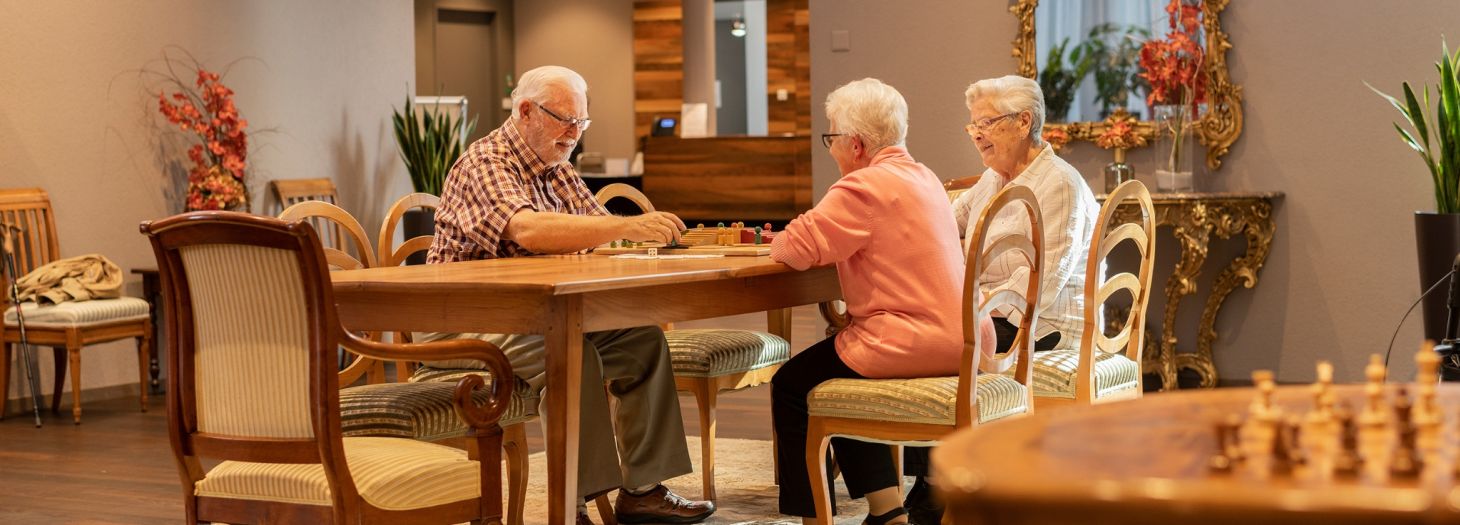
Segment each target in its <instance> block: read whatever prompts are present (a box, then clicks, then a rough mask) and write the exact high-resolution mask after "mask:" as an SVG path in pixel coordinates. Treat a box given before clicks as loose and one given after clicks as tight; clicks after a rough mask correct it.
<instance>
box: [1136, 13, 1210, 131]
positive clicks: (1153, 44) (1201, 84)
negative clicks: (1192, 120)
mask: <svg viewBox="0 0 1460 525" xmlns="http://www.w3.org/2000/svg"><path fill="white" fill-rule="evenodd" d="M1201 12H1202V0H1171V3H1169V4H1167V5H1166V15H1167V19H1168V21H1169V26H1170V28H1171V31H1170V32H1168V33H1166V37H1165V38H1159V39H1151V40H1147V41H1146V43H1145V44H1143V45H1141V60H1140V62H1141V69H1142V70H1143V71H1142V73H1141V74H1140V76H1141V78H1143V79H1145V80H1146V83H1147V84H1149V86H1150V91H1148V92H1147V94H1146V103H1147V104H1150V105H1152V106H1155V105H1159V104H1181V105H1183V106H1191V107H1193V108H1194V107H1195V105H1196V104H1201V103H1202V102H1205V101H1206V86H1207V76H1206V71H1205V70H1203V69H1202V64H1203V62H1204V61H1205V58H1206V55H1205V53H1204V52H1203V51H1202V47H1201V32H1200V31H1201V21H1200V17H1201Z"/></svg>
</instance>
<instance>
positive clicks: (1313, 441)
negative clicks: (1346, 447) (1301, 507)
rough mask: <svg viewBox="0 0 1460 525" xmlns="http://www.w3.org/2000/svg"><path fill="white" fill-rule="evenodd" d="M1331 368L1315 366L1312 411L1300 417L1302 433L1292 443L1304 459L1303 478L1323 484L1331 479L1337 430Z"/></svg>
mask: <svg viewBox="0 0 1460 525" xmlns="http://www.w3.org/2000/svg"><path fill="white" fill-rule="evenodd" d="M1332 384H1333V364H1331V363H1329V362H1327V361H1320V362H1318V381H1317V382H1316V383H1313V386H1312V388H1311V390H1312V392H1313V407H1314V408H1313V410H1312V411H1310V412H1308V414H1307V415H1306V416H1304V417H1303V423H1302V432H1301V434H1300V435H1299V436H1298V439H1297V440H1295V441H1296V442H1297V443H1298V446H1299V448H1300V449H1301V451H1302V455H1303V457H1304V459H1305V469H1304V472H1305V474H1306V477H1308V478H1310V479H1314V480H1320V481H1326V480H1329V479H1332V478H1333V474H1334V471H1335V470H1336V464H1337V456H1338V450H1339V443H1338V440H1339V430H1340V429H1339V427H1338V425H1337V422H1336V420H1335V419H1334V413H1333V391H1332Z"/></svg>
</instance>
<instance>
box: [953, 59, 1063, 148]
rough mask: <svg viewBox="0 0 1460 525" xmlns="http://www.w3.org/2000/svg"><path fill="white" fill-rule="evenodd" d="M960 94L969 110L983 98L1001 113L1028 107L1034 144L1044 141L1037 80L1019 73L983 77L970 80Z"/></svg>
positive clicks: (1040, 99)
mask: <svg viewBox="0 0 1460 525" xmlns="http://www.w3.org/2000/svg"><path fill="white" fill-rule="evenodd" d="M963 97H964V99H965V100H964V103H965V104H967V105H968V109H970V110H972V109H973V103H974V102H975V101H978V100H980V99H986V100H988V102H989V104H992V105H993V106H994V110H996V111H998V112H999V113H1001V114H1007V113H1018V112H1023V111H1028V112H1029V115H1030V120H1029V138H1030V139H1032V140H1033V141H1034V143H1035V144H1040V143H1042V142H1043V138H1042V137H1041V133H1042V132H1043V131H1044V90H1042V89H1040V88H1039V83H1038V82H1035V81H1034V80H1032V79H1029V78H1025V77H1021V76H1019V75H1008V76H1002V77H999V78H986V79H983V80H980V81H978V82H974V83H972V84H969V86H968V90H967V91H964V92H963Z"/></svg>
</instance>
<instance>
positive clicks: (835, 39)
mask: <svg viewBox="0 0 1460 525" xmlns="http://www.w3.org/2000/svg"><path fill="white" fill-rule="evenodd" d="M831 50H832V51H851V50H852V35H851V33H850V32H848V31H847V30H845V29H836V30H833V31H832V32H831Z"/></svg>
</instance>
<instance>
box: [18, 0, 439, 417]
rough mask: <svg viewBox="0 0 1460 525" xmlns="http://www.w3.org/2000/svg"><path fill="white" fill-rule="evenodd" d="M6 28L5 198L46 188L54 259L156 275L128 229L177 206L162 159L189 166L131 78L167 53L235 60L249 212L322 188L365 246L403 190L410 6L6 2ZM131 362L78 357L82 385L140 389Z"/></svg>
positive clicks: (120, 356)
mask: <svg viewBox="0 0 1460 525" xmlns="http://www.w3.org/2000/svg"><path fill="white" fill-rule="evenodd" d="M0 20H4V22H3V26H4V29H3V30H0V70H3V71H4V72H5V73H4V74H0V187H27V186H40V187H43V188H45V189H46V190H48V191H49V192H50V194H51V199H52V202H53V205H54V207H55V210H56V217H57V228H58V230H59V235H60V238H61V252H62V253H61V255H62V256H72V255H80V254H84V253H91V252H98V253H102V254H105V255H106V256H107V257H109V258H111V259H112V260H114V261H116V262H117V263H118V264H119V265H121V266H122V267H123V268H124V270H127V271H130V269H132V268H138V267H150V266H154V265H155V263H154V262H153V259H152V253H151V249H150V247H149V246H148V244H147V242H146V239H145V238H143V237H142V236H141V235H140V234H138V233H137V224H138V223H139V222H140V221H142V220H144V219H150V218H156V217H162V216H166V215H168V214H171V213H175V212H177V211H180V210H181V204H180V201H179V200H176V199H169V198H167V197H164V193H165V191H166V188H167V187H168V186H169V183H168V182H167V181H166V180H165V177H164V175H163V174H162V170H161V165H162V164H161V163H162V161H163V160H164V159H163V157H164V156H165V157H166V160H169V161H175V160H177V159H183V160H184V161H185V157H183V156H182V155H181V154H180V153H178V152H165V151H163V150H160V149H159V147H158V144H157V140H156V137H157V136H158V133H159V129H157V128H158V125H159V123H161V122H162V118H161V116H160V115H158V114H157V101H156V93H155V92H153V93H150V94H149V92H147V91H146V89H144V87H143V84H142V83H141V82H140V81H139V77H138V75H137V73H136V70H137V69H138V68H141V67H143V66H146V65H147V64H148V63H149V62H152V61H155V60H157V59H159V58H160V57H161V52H162V50H163V49H164V48H165V47H167V46H178V47H179V48H181V49H186V50H187V51H188V52H191V53H192V54H193V55H194V56H195V57H197V58H198V59H199V60H201V61H203V62H204V63H205V64H206V65H208V66H210V67H212V68H222V67H223V66H225V65H226V64H228V63H229V62H231V61H234V60H239V59H245V60H241V61H239V62H238V63H236V64H235V65H234V66H233V68H232V70H231V71H230V72H229V73H228V75H227V77H226V78H225V83H226V84H227V85H228V86H229V87H231V88H233V90H234V91H235V92H236V93H237V96H236V98H235V101H236V103H237V104H238V108H239V110H240V112H241V113H242V115H243V117H244V118H246V119H248V121H249V126H250V128H251V129H252V130H254V131H255V133H256V134H255V135H254V136H253V137H252V140H251V142H250V145H249V146H250V155H249V163H250V168H251V171H252V174H253V175H252V179H251V190H252V194H253V196H254V205H253V210H254V211H256V212H270V211H271V210H272V208H268V207H265V199H264V195H265V194H266V193H267V191H268V186H267V181H268V180H269V179H274V178H306V177H331V178H333V179H334V180H335V183H336V185H337V186H338V187H339V188H340V197H341V200H342V204H343V205H344V207H345V208H346V209H348V210H349V211H351V212H352V213H354V214H356V216H357V217H359V218H360V219H361V221H363V222H364V224H365V229H366V231H367V232H370V235H371V237H372V242H373V235H374V232H375V231H377V229H378V228H379V226H378V225H379V221H380V220H381V219H382V217H383V216H384V212H385V207H386V206H389V205H390V203H391V202H392V201H393V200H394V198H395V197H397V196H399V195H401V194H404V193H406V192H409V191H410V182H409V179H408V177H407V176H406V173H405V169H404V167H403V166H402V165H401V162H400V160H399V158H398V157H397V154H396V147H395V139H394V137H393V135H392V133H391V128H390V124H389V117H390V111H391V107H392V105H398V104H400V102H401V97H402V93H404V90H405V86H406V84H407V83H409V82H411V81H412V79H413V78H414V75H415V71H414V63H413V51H412V28H411V24H412V22H411V20H412V16H411V5H410V3H408V2H346V1H338V0H330V1H317V2H291V1H285V0H270V1H253V2H224V1H204V2H193V1H180V0H174V1H114V2H77V1H62V2H20V1H7V2H0ZM270 129H271V130H272V131H269V132H267V133H265V132H263V131H264V130H270ZM174 155H175V156H174ZM269 204H272V203H269ZM130 277H131V276H130V275H129V278H130ZM128 290H129V291H130V292H131V293H134V294H136V293H140V292H139V290H138V284H137V283H136V282H129V283H128ZM132 352H133V351H132V345H131V344H122V343H114V344H108V345H100V346H98V347H93V348H88V349H87V350H86V351H85V352H84V353H83V358H82V365H81V367H82V375H83V377H82V383H83V385H84V386H85V388H87V389H91V388H100V387H105V386H110V385H118V384H124V383H129V382H134V381H136V360H135V358H134V357H133V355H134V354H133V353H132ZM45 353H46V354H47V357H43V358H41V361H42V366H41V368H42V373H43V375H44V376H45V382H46V384H48V383H49V377H50V373H51V366H50V363H49V362H50V357H49V352H45ZM13 370H15V369H13ZM16 374H17V375H16V376H14V377H16V378H19V377H21V376H20V375H19V371H18V370H17V371H16ZM11 384H12V391H11V392H12V393H16V392H19V390H20V389H19V381H12V382H11Z"/></svg>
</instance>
